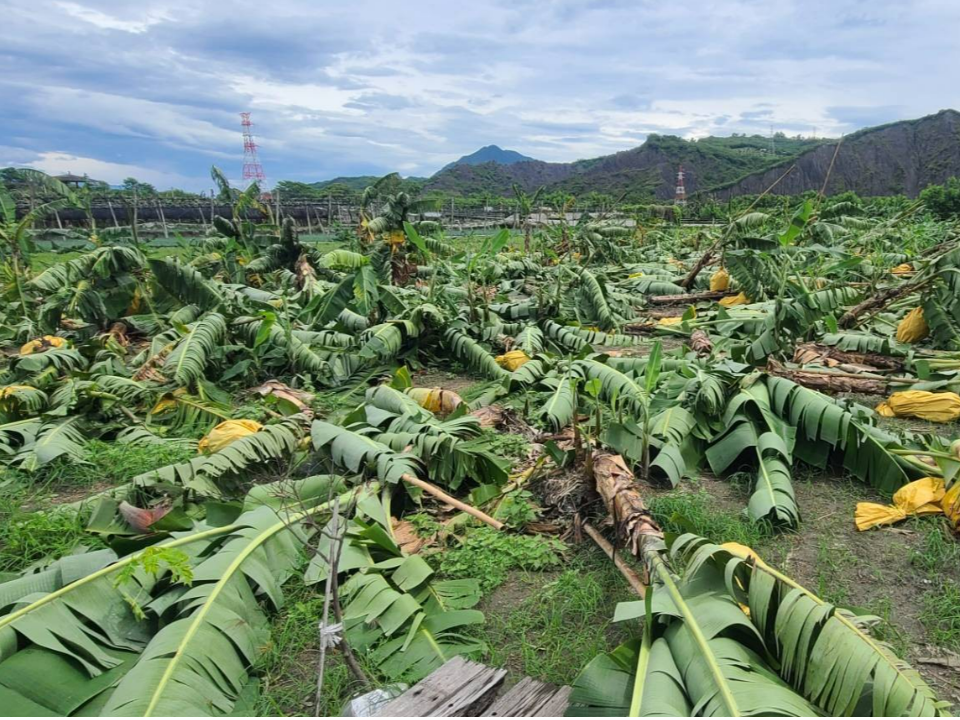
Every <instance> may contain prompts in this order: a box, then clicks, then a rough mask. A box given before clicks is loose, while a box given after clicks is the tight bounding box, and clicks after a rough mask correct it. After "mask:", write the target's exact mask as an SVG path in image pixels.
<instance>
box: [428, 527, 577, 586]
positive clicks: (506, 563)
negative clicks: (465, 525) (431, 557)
mask: <svg viewBox="0 0 960 720" xmlns="http://www.w3.org/2000/svg"><path fill="white" fill-rule="evenodd" d="M564 547H565V546H564V545H563V543H561V542H560V541H559V540H556V539H554V538H546V537H543V536H541V535H510V534H507V533H503V532H500V531H497V530H494V529H493V528H489V527H481V528H475V529H471V530H469V531H468V532H467V536H466V538H465V539H464V540H463V543H462V544H461V545H460V546H459V547H455V548H452V549H450V550H448V551H447V552H445V553H443V554H442V556H441V558H440V572H441V574H443V575H445V576H446V577H449V578H476V580H477V581H478V582H479V583H480V589H481V590H482V591H483V592H485V593H486V592H489V591H490V590H492V589H493V588H495V587H497V586H498V585H500V584H501V583H503V581H504V580H506V579H507V572H509V571H510V570H546V569H548V568H552V567H556V566H557V565H559V564H560V560H561V553H563V550H564Z"/></svg>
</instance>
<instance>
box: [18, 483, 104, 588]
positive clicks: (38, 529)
mask: <svg viewBox="0 0 960 720" xmlns="http://www.w3.org/2000/svg"><path fill="white" fill-rule="evenodd" d="M25 500H26V495H25V494H24V493H23V491H21V492H9V491H6V492H5V493H4V494H3V495H0V571H20V570H24V569H26V568H27V567H29V566H30V565H32V564H33V563H36V562H40V561H41V560H44V559H46V558H51V559H54V558H58V557H62V556H63V555H67V554H69V553H70V552H72V551H73V550H74V549H76V548H77V547H78V546H79V545H81V544H86V545H88V546H96V545H99V544H100V542H99V540H98V539H97V538H95V537H92V536H90V535H89V534H88V533H87V532H86V528H85V523H84V522H83V520H82V518H81V517H80V516H79V515H77V514H76V513H56V512H46V513H42V512H28V511H24V510H23V509H22V505H23V503H24V501H25ZM31 500H34V501H35V500H36V498H35V497H34V498H31Z"/></svg>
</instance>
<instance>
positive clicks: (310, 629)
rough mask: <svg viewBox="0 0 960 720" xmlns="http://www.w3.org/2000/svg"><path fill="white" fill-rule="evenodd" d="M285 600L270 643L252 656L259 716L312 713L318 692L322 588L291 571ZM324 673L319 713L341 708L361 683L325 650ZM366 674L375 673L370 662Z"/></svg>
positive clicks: (332, 713) (326, 714) (335, 655)
mask: <svg viewBox="0 0 960 720" xmlns="http://www.w3.org/2000/svg"><path fill="white" fill-rule="evenodd" d="M284 590H285V592H286V593H287V598H286V604H285V605H284V607H283V609H282V610H281V611H280V613H279V614H278V615H277V616H276V617H275V618H274V620H273V624H272V627H271V636H270V643H269V645H268V646H267V648H266V651H265V652H264V654H263V655H262V656H261V657H260V659H259V660H258V661H257V665H256V668H255V669H254V670H255V672H256V673H257V674H258V675H259V676H260V695H259V698H258V700H257V705H256V715H258V716H274V717H276V716H288V717H289V716H292V715H300V716H303V715H307V716H313V713H314V703H315V701H316V693H317V662H318V660H319V654H318V650H317V647H318V632H319V631H318V628H317V625H318V623H319V621H320V618H321V617H323V594H322V593H317V592H316V591H315V590H314V589H313V588H309V587H306V586H305V585H304V584H303V579H302V578H301V577H300V576H299V575H297V576H294V578H293V579H291V580H290V582H288V583H287V585H286V586H285V588H284ZM357 660H358V662H360V663H361V664H362V663H363V661H364V658H363V657H362V656H361V657H358V658H357ZM325 665H326V667H325V669H324V673H323V694H322V697H321V703H320V716H321V717H331V716H337V715H339V714H340V708H341V707H342V706H343V704H344V703H345V702H346V701H347V700H349V699H350V698H351V697H353V695H355V694H357V693H359V692H360V691H361V690H362V688H361V687H360V685H359V683H358V682H357V680H356V679H355V678H354V677H353V675H352V674H351V673H350V670H349V669H348V668H347V666H346V664H345V663H344V662H343V661H342V660H341V658H340V656H339V651H337V650H333V651H328V654H327V659H326V663H325ZM364 671H365V672H367V674H368V676H370V677H375V675H374V674H373V672H372V671H371V670H370V669H369V668H365V669H364Z"/></svg>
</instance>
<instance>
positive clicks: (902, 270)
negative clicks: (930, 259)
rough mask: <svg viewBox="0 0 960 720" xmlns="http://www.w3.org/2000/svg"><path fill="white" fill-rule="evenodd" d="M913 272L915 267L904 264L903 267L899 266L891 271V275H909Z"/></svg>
mask: <svg viewBox="0 0 960 720" xmlns="http://www.w3.org/2000/svg"><path fill="white" fill-rule="evenodd" d="M912 272H913V265H911V264H910V263H903V264H902V265H897V266H896V267H895V268H893V269H892V270H891V271H890V274H891V275H909V274H910V273H912Z"/></svg>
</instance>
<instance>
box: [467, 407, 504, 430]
mask: <svg viewBox="0 0 960 720" xmlns="http://www.w3.org/2000/svg"><path fill="white" fill-rule="evenodd" d="M470 414H471V415H473V416H474V417H475V418H477V419H478V420H479V421H480V427H485V428H493V427H498V426H499V425H501V424H502V423H503V408H501V407H500V406H499V405H487V407H482V408H480V409H478V410H474V411H473V412H472V413H470Z"/></svg>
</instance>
